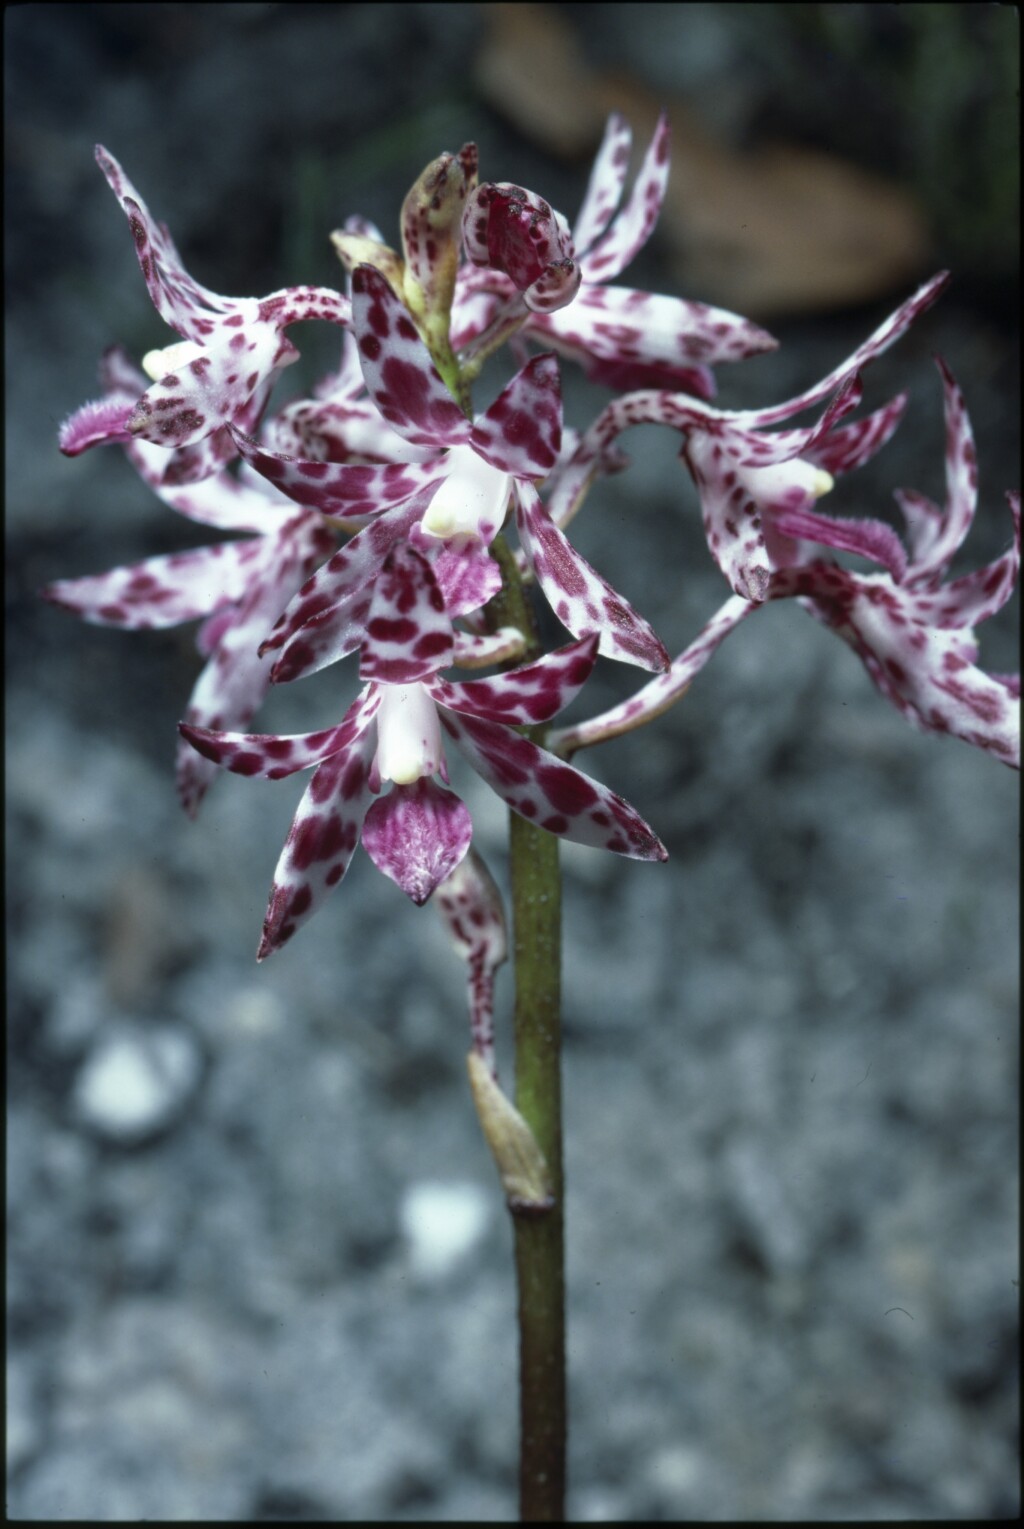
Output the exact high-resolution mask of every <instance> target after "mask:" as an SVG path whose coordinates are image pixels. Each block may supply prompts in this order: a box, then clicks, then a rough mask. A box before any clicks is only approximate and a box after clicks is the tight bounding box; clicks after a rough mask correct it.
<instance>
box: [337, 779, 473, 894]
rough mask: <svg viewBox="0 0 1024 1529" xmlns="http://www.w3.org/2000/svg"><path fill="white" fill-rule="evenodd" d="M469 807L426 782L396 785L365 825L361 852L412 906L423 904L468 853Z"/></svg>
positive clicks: (470, 820) (447, 792) (374, 805)
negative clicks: (397, 887) (399, 890)
mask: <svg viewBox="0 0 1024 1529" xmlns="http://www.w3.org/2000/svg"><path fill="white" fill-rule="evenodd" d="M472 837H473V823H472V819H471V818H470V816H469V809H468V808H467V807H466V805H465V803H464V802H461V801H460V800H459V798H458V797H457V796H456V795H455V794H454V793H453V792H451V791H446V790H445V789H444V787H443V786H439V785H437V784H436V783H435V782H434V781H432V780H427V779H425V778H422V779H420V780H415V781H413V782H412V784H411V785H407V786H392V787H391V790H390V791H389V792H388V794H387V796H382V797H378V799H377V800H376V801H375V802H374V803H373V805H372V806H371V808H370V810H369V812H368V813H367V814H366V819H365V821H364V823H363V848H364V849H365V851H366V853H367V854H368V855H369V857H370V859H371V860H372V861H373V863H374V865H375V866H376V867H377V869H378V871H383V873H384V875H385V876H388V877H390V879H391V880H392V881H393V882H395V883H396V885H398V886H400V887H401V889H402V891H403V892H404V893H405V894H406V896H407V897H411V898H412V900H413V902H414V903H417V904H422V903H425V902H426V900H427V898H428V897H429V896H430V894H431V893H432V892H433V891H434V889H435V888H436V887H437V886H438V885H439V883H440V882H442V881H444V879H445V877H446V876H449V875H451V873H452V871H454V869H455V867H456V866H457V865H458V864H459V861H460V860H461V859H462V857H463V855H465V853H466V851H467V850H468V849H469V841H470V839H471V838H472Z"/></svg>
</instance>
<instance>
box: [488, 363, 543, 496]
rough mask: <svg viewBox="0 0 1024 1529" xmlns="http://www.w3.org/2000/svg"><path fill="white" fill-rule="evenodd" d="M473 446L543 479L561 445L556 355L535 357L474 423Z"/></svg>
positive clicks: (504, 465)
mask: <svg viewBox="0 0 1024 1529" xmlns="http://www.w3.org/2000/svg"><path fill="white" fill-rule="evenodd" d="M472 445H473V450H474V451H476V452H479V454H480V456H482V457H483V458H484V460H485V461H487V462H489V463H490V464H491V466H492V467H495V468H497V469H498V470H499V471H501V472H504V473H511V474H512V475H513V476H514V477H517V478H543V477H545V476H546V475H547V474H548V473H549V472H550V471H551V469H552V468H553V467H554V465H555V463H556V462H557V460H558V454H559V451H560V450H561V445H562V390H561V379H560V377H559V374H558V362H557V361H556V360H555V357H554V356H551V355H547V356H534V358H533V360H532V361H529V362H528V363H527V364H526V366H524V367H523V368H522V370H521V371H519V372H517V373H516V375H515V376H514V377H513V378H512V381H511V382H510V383H509V384H508V386H507V387H506V388H504V389H503V390H502V391H501V393H499V395H498V397H497V398H496V399H495V400H494V402H493V403H492V404H491V406H490V408H489V409H488V410H487V412H486V414H482V415H481V416H480V417H479V418H478V419H477V420H476V422H475V423H474V425H473V434H472Z"/></svg>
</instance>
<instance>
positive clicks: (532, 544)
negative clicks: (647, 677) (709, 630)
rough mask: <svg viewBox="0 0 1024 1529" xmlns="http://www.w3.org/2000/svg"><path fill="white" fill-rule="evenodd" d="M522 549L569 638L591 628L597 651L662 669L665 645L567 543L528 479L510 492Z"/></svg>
mask: <svg viewBox="0 0 1024 1529" xmlns="http://www.w3.org/2000/svg"><path fill="white" fill-rule="evenodd" d="M515 501H516V525H517V526H518V528H519V538H520V541H521V542H522V545H523V551H524V552H525V554H526V557H527V559H528V561H529V564H530V567H531V568H532V570H533V572H534V575H535V576H536V579H537V582H538V584H539V585H540V586H541V588H542V589H543V591H544V594H545V597H546V599H547V601H548V603H549V604H550V606H551V608H552V610H553V611H554V612H555V615H556V616H557V617H558V619H559V621H561V622H562V623H563V625H564V626H567V627H568V629H569V631H570V632H572V634H573V636H574V637H586V636H589V635H590V633H592V632H597V633H598V635H599V637H600V640H601V642H600V650H599V651H600V652H602V653H604V654H605V655H606V656H607V657H609V658H617V659H620V660H621V661H622V662H623V663H627V664H638V665H639V666H640V668H641V669H667V668H668V663H669V658H668V654H667V653H666V651H665V646H664V644H663V643H662V642H661V640H660V639H659V638H658V637H657V636H656V635H655V633H654V631H653V629H652V628H651V626H650V625H649V623H648V622H646V621H645V620H644V619H643V617H642V616H640V615H638V614H637V612H636V611H634V610H633V608H632V606H630V605H629V604H628V602H627V601H625V600H624V599H623V598H622V596H621V595H619V594H616V592H615V590H614V589H612V587H611V585H610V584H608V583H607V582H606V580H604V579H603V578H602V577H601V575H600V574H599V573H597V572H596V571H595V570H594V569H593V568H592V567H591V566H590V564H589V563H588V562H587V561H586V559H585V558H583V557H581V556H580V554H579V553H578V552H576V551H575V549H574V548H573V547H572V546H570V544H569V542H568V540H567V539H566V537H565V536H564V535H563V534H562V532H561V531H560V530H559V529H558V527H557V526H556V525H555V524H554V522H553V521H552V520H551V517H550V516H549V515H548V512H547V509H546V508H545V506H544V505H543V504H542V503H541V500H540V496H539V495H538V493H537V491H536V489H535V488H534V487H533V485H532V484H530V483H520V484H519V485H518V486H517V489H516V493H515Z"/></svg>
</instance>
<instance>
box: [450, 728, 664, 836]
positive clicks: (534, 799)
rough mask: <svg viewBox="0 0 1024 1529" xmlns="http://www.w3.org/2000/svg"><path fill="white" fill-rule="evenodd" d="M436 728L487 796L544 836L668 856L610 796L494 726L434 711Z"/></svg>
mask: <svg viewBox="0 0 1024 1529" xmlns="http://www.w3.org/2000/svg"><path fill="white" fill-rule="evenodd" d="M438 714H439V716H440V718H441V724H442V726H443V727H444V728H445V730H446V732H447V733H448V734H449V736H450V737H451V738H452V739H453V741H454V742H455V744H456V746H457V747H458V748H459V749H460V750H461V751H462V753H463V754H464V755H465V756H466V758H467V759H468V760H469V762H470V764H471V765H472V766H473V768H474V770H476V771H477V773H478V774H479V775H480V776H482V777H483V779H484V780H485V781H486V782H487V784H488V785H489V786H490V787H491V789H492V791H495V792H497V794H498V796H500V797H502V799H503V800H504V801H506V802H507V803H508V805H509V806H510V807H511V808H512V810H513V812H518V813H519V814H520V815H521V816H522V817H524V818H527V819H529V821H530V822H532V823H536V824H537V825H538V826H539V827H540V828H544V829H546V830H547V831H548V832H549V833H553V834H557V835H558V836H559V837H560V838H564V839H571V840H572V841H573V842H574V843H576V844H588V845H591V846H592V847H594V848H596V849H608V850H612V851H613V853H615V854H617V855H627V856H629V857H630V858H631V859H633V860H666V859H667V858H668V852H667V850H666V849H665V847H664V845H663V844H662V843H661V840H660V839H659V838H658V837H657V835H656V834H654V833H652V832H651V829H650V828H649V827H648V825H647V824H646V823H645V822H644V820H643V818H641V817H640V816H639V814H638V813H637V812H636V811H635V810H634V809H633V808H632V807H631V806H630V805H629V803H628V802H626V801H624V800H623V799H622V797H621V796H617V795H616V794H615V792H614V791H609V790H608V788H607V786H603V785H601V783H600V782H599V781H596V780H591V778H590V777H589V776H588V775H584V774H583V773H582V772H581V771H580V770H577V769H576V768H575V766H573V765H569V764H565V763H564V762H563V761H562V760H560V759H556V758H555V756H554V755H553V754H549V753H547V752H546V750H544V749H540V748H538V747H537V745H536V744H535V743H531V742H530V741H529V739H527V738H523V737H521V736H520V735H519V734H518V733H514V732H512V731H511V730H510V729H509V728H507V727H503V726H502V725H501V724H500V723H497V722H483V721H480V720H479V719H478V718H476V717H469V716H462V715H457V714H456V713H455V712H451V711H448V710H447V709H446V708H443V707H442V708H440V709H439V713H438Z"/></svg>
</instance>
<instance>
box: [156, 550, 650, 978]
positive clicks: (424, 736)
mask: <svg viewBox="0 0 1024 1529" xmlns="http://www.w3.org/2000/svg"><path fill="white" fill-rule="evenodd" d="M454 647H455V635H454V632H453V630H452V627H451V621H450V618H449V617H448V614H447V612H446V611H445V608H444V600H443V597H442V595H441V591H440V588H439V586H438V584H437V581H436V579H435V578H434V575H433V573H432V571H431V568H430V565H429V563H428V562H427V560H426V559H425V558H424V557H422V556H421V555H420V554H419V553H418V552H416V550H415V549H414V548H412V547H410V546H408V545H407V544H405V543H399V544H398V545H396V546H395V547H394V548H393V549H392V551H391V553H390V554H389V556H388V558H387V559H386V561H385V564H384V567H383V569H382V571H381V574H380V576H379V577H378V579H377V581H376V584H375V587H374V593H373V599H372V602H371V608H370V613H369V618H368V621H367V626H366V638H365V641H364V643H363V646H362V652H361V667H360V674H361V677H362V678H363V679H364V680H366V681H367V684H366V686H365V688H364V689H363V690H362V691H361V692H360V694H359V696H358V697H357V698H356V700H355V701H354V702H353V704H352V706H351V707H350V708H349V710H348V712H347V713H346V714H345V716H344V718H343V719H342V721H341V723H340V724H339V725H338V726H337V727H334V728H328V729H326V730H323V731H321V732H317V733H310V734H304V735H299V736H296V737H290V738H278V737H273V736H268V735H265V734H250V735H245V734H230V733H227V734H225V733H219V732H215V731H212V730H208V729H202V728H196V727H194V726H191V725H189V724H187V723H182V724H181V727H180V731H181V733H182V736H183V737H184V738H186V739H187V740H188V742H189V743H191V744H192V745H193V746H194V747H195V748H197V749H198V750H199V751H200V752H201V753H202V754H203V755H205V757H206V758H208V759H211V760H213V761H214V762H215V763H216V764H219V765H223V766H224V767H225V768H227V769H229V770H234V771H235V772H236V773H238V774H241V775H263V776H266V777H267V778H268V779H279V778H282V777H284V776H286V775H290V774H293V773H294V772H295V771H297V770H301V769H308V768H310V767H311V766H314V765H315V766H316V769H315V771H314V774H313V777H312V779H311V781H310V784H309V786H308V788H307V790H306V793H305V795H304V796H303V798H302V801H301V802H300V804H299V808H298V811H297V813H296V815H295V819H294V821H293V823H292V827H291V831H290V833H289V835H288V839H287V842H286V844H285V847H284V850H283V852H282V855H281V858H280V860H279V862H278V866H277V870H276V871H275V875H274V885H273V889H272V891H271V896H270V903H269V906H268V910H267V918H266V922H265V924H264V929H263V936H262V940H261V944H260V949H259V958H260V959H262V958H263V957H264V956H267V955H269V954H270V953H271V952H272V951H274V950H276V949H278V947H279V946H280V945H282V944H283V943H284V942H285V941H286V940H287V939H289V938H290V937H291V935H292V934H293V933H294V932H295V930H296V929H297V928H298V926H299V924H300V923H302V922H304V921H305V919H307V918H309V917H310V916H311V915H312V913H313V912H315V911H316V909H317V908H318V907H319V905H320V903H321V902H322V900H323V898H324V897H325V896H326V894H327V892H328V891H329V890H330V888H331V887H333V886H336V885H337V883H338V882H339V881H340V880H341V878H342V876H343V875H344V874H345V871H346V870H347V868H348V865H349V863H350V861H351V858H352V854H353V852H354V850H355V846H356V844H357V843H358V842H359V839H360V836H361V837H362V842H363V846H364V848H365V849H366V850H367V852H368V853H369V855H370V857H371V859H373V861H374V863H375V864H376V865H377V867H378V869H380V870H381V871H383V872H384V874H385V875H387V876H389V877H390V878H391V879H392V880H394V881H395V882H396V883H397V884H398V885H399V886H400V887H401V888H402V890H403V891H405V892H406V893H407V894H408V896H410V897H411V898H412V899H413V901H415V902H417V903H422V902H424V901H426V899H427V898H428V897H429V896H430V894H431V892H433V890H434V889H435V887H437V886H438V884H439V883H440V882H442V881H443V880H444V879H445V878H446V877H447V876H448V875H450V874H451V872H452V871H453V870H454V869H455V867H456V866H457V865H458V864H459V862H460V861H461V859H462V857H463V855H464V854H465V853H466V850H467V848H468V846H469V842H470V837H471V834H472V825H471V823H470V820H469V814H468V812H467V810H466V808H465V806H464V805H463V803H462V802H460V801H459V799H458V798H457V797H455V796H454V795H453V794H452V793H451V792H449V791H445V790H444V789H443V788H441V787H440V786H437V785H436V784H435V783H434V781H433V779H432V776H433V775H434V774H435V773H438V774H440V775H441V778H442V780H447V774H446V769H445V763H444V753H443V747H442V743H441V729H443V730H444V731H445V732H446V733H447V734H448V736H449V737H450V738H451V739H452V741H453V742H454V743H455V744H456V746H457V747H458V748H459V750H460V751H461V752H462V753H463V754H464V755H465V756H466V757H467V758H468V760H469V762H470V764H471V765H472V766H473V768H474V769H475V770H476V771H477V772H478V773H479V774H480V775H481V776H482V777H483V779H484V780H485V781H486V782H487V784H488V785H489V786H491V788H492V789H493V790H494V791H496V792H497V793H498V795H499V796H501V797H502V798H503V799H504V801H505V802H507V803H508V805H509V806H510V807H511V808H512V809H513V810H514V811H516V812H518V813H521V814H522V815H523V816H524V817H527V818H529V819H531V820H532V821H534V822H537V823H538V824H540V826H541V827H543V828H546V829H547V830H548V831H549V832H551V833H555V834H558V835H560V836H562V837H565V838H568V839H572V840H575V841H576V842H577V843H583V844H590V845H593V846H596V847H598V848H603V849H609V850H612V851H613V852H614V853H617V854H622V855H627V856H630V857H632V858H635V859H645V860H658V859H664V858H665V855H666V852H665V850H664V847H663V846H662V845H661V843H660V841H659V840H658V839H657V838H656V836H655V835H654V834H653V833H652V832H651V830H650V829H649V828H648V826H647V824H646V823H644V821H643V820H642V819H641V818H640V817H639V816H638V815H637V813H636V812H635V811H634V810H633V808H632V807H630V806H629V804H628V803H626V802H624V801H623V800H622V798H621V797H619V796H617V795H616V794H615V793H614V792H612V791H609V790H608V788H607V787H605V786H603V785H601V784H600V783H599V782H597V781H594V780H591V779H590V778H589V777H588V776H586V775H583V774H582V773H581V772H580V771H579V770H576V769H575V768H574V767H573V766H572V765H568V764H565V763H564V762H563V761H561V760H558V759H556V758H555V757H554V756H553V755H552V754H549V753H548V752H547V751H546V750H544V749H541V748H539V747H538V746H537V745H536V744H534V743H531V742H530V741H529V740H528V739H527V738H524V737H522V736H520V735H519V734H518V733H516V732H514V731H513V729H514V728H515V727H516V726H519V725H523V724H530V723H534V722H544V721H547V720H548V719H549V718H550V717H552V716H554V715H555V713H556V712H557V711H559V710H561V709H562V707H564V706H566V705H567V704H568V703H569V701H570V700H572V698H573V697H574V696H575V695H576V694H577V693H578V691H579V689H580V688H581V686H582V685H583V683H584V682H585V680H586V678H587V676H588V675H589V673H590V671H591V669H592V668H593V664H594V661H595V657H596V652H597V640H596V638H595V637H588V638H585V639H583V640H582V641H580V642H576V643H572V644H570V645H569V646H568V647H566V648H563V649H560V650H558V651H556V652H554V653H551V654H548V655H547V656H546V657H544V658H542V659H540V660H538V661H537V662H536V663H533V664H527V665H525V666H524V667H523V668H521V669H517V670H509V671H507V672H506V673H504V674H500V675H496V676H495V677H494V678H491V679H483V680H464V681H458V682H450V681H447V680H443V679H440V678H439V677H438V670H439V669H441V668H443V667H444V666H445V665H446V664H448V663H450V662H451V660H452V656H453V653H454ZM374 721H376V724H377V725H376V727H375V728H373V729H372V730H371V723H373V722H374ZM386 778H390V779H391V780H392V781H393V782H394V784H393V786H392V789H391V791H390V792H389V793H388V795H387V796H385V797H378V799H377V800H376V801H374V800H373V798H374V797H375V796H377V794H378V792H379V790H380V785H381V782H382V781H383V780H384V779H386Z"/></svg>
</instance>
